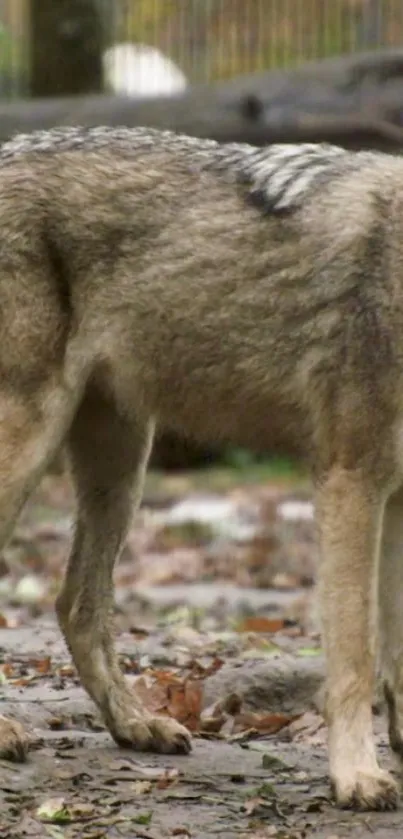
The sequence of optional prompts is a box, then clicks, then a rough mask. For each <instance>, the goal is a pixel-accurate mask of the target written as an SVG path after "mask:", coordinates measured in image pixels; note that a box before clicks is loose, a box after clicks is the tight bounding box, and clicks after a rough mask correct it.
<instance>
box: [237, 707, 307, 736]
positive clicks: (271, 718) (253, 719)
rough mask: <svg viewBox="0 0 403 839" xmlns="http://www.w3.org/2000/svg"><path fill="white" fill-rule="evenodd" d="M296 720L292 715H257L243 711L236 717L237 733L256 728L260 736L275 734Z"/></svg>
mask: <svg viewBox="0 0 403 839" xmlns="http://www.w3.org/2000/svg"><path fill="white" fill-rule="evenodd" d="M295 719H296V717H295V716H290V714H255V713H253V712H252V711H242V712H241V713H240V714H237V716H236V717H235V727H234V728H235V731H236V732H238V731H244V730H246V729H250V728H254V729H255V731H257V732H258V733H259V734H275V733H276V732H277V731H281V729H282V728H285V726H287V725H290V723H292V722H293V721H294V720H295Z"/></svg>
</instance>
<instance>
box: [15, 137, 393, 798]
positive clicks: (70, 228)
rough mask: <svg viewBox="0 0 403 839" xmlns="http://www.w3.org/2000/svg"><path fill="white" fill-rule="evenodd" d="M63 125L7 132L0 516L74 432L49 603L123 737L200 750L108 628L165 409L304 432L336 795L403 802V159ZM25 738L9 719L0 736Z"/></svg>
mask: <svg viewBox="0 0 403 839" xmlns="http://www.w3.org/2000/svg"><path fill="white" fill-rule="evenodd" d="M68 136H69V135H68V134H67V135H66V137H67V139H65V138H64V135H63V132H60V134H52V133H50V134H48V135H46V134H44V135H40V136H39V139H34V140H32V141H31V140H30V139H29V138H17V139H16V140H15V141H13V143H12V144H11V146H8V147H5V148H4V150H3V152H1V150H0V237H1V247H0V269H1V270H0V304H1V305H0V337H1V341H0V371H1V378H0V417H1V423H0V525H1V538H2V540H3V542H4V540H5V539H6V538H7V536H8V534H9V533H10V528H11V527H12V524H13V522H14V520H15V517H16V515H17V513H18V511H19V509H20V507H21V504H22V503H23V501H24V500H25V498H26V496H27V494H28V493H29V492H30V491H31V489H32V487H33V486H34V485H35V483H36V482H37V481H38V479H39V477H40V475H41V474H42V473H43V470H44V469H45V467H46V465H47V463H48V462H49V460H50V459H51V458H52V456H53V455H54V452H55V450H56V449H57V448H58V447H59V446H60V445H61V444H62V442H65V443H66V445H67V447H68V450H69V453H70V459H71V464H72V476H73V481H74V485H75V488H76V491H77V500H78V510H77V523H76V532H75V538H74V544H73V548H72V552H71V556H70V559H69V564H68V570H67V574H66V580H65V584H64V587H63V590H62V592H61V593H60V595H59V597H58V601H57V613H58V617H59V621H60V625H61V628H62V630H63V632H64V635H65V637H66V640H67V643H68V645H69V648H70V650H71V653H72V656H73V659H74V662H75V664H76V667H77V669H78V672H79V674H80V677H81V680H82V683H83V685H84V687H85V688H86V690H87V691H88V693H89V694H90V696H91V697H92V698H93V699H94V701H95V702H96V703H97V705H98V706H99V708H100V709H101V711H102V713H103V716H104V719H105V722H106V724H107V726H108V728H109V730H110V731H111V733H112V735H113V737H114V738H115V740H116V741H117V742H118V743H121V744H124V745H127V746H131V747H133V748H136V749H144V748H149V749H155V750H158V751H162V752H163V751H183V752H186V751H188V750H189V748H190V737H189V735H188V733H187V732H186V730H185V729H184V728H183V727H182V726H180V725H178V724H177V723H176V722H174V721H172V720H167V719H162V718H158V717H154V716H152V715H151V714H150V713H149V712H148V711H147V709H146V708H144V707H142V705H141V704H140V702H139V701H138V700H136V699H135V697H133V694H132V692H131V691H129V690H128V689H127V688H126V686H125V683H124V680H123V677H122V675H121V673H120V670H119V667H118V663H117V659H116V655H115V652H114V647H113V642H112V633H111V612H112V608H113V586H112V572H113V565H114V562H115V560H116V557H117V556H118V554H119V551H120V550H121V548H122V545H123V543H124V539H125V535H126V532H127V528H128V525H129V522H130V518H131V515H132V512H133V509H134V507H135V505H136V503H137V502H138V500H139V498H140V496H141V489H142V483H143V477H144V472H145V469H146V465H147V460H148V455H149V452H150V448H151V445H152V437H153V433H154V428H155V427H158V428H160V429H173V430H178V431H180V432H182V433H185V434H186V435H189V436H192V437H194V438H195V439H197V440H202V441H203V440H212V441H217V440H220V439H227V440H230V441H233V442H236V443H237V444H243V445H247V446H248V445H251V446H255V445H258V446H259V448H261V449H271V448H274V447H275V448H277V449H279V448H280V449H281V448H282V449H284V450H286V451H288V452H293V453H297V454H299V455H301V456H306V457H307V459H308V461H309V463H310V464H311V467H312V474H313V477H314V481H315V488H316V496H317V506H318V527H319V535H320V543H321V549H322V563H321V569H320V592H321V602H322V615H323V637H324V645H325V650H326V655H327V662H328V680H327V717H328V722H329V748H330V774H331V779H332V783H333V786H334V788H335V793H336V798H337V800H338V802H339V803H340V804H341V805H342V806H350V807H357V808H363V809H366V808H388V807H394V806H395V805H396V801H397V791H396V785H395V782H394V781H393V779H392V778H391V777H390V776H389V775H388V774H387V773H385V772H383V771H381V770H380V769H379V767H378V764H377V760H376V756H375V748H374V741H373V736H372V722H371V698H372V690H373V673H374V647H375V636H376V622H377V600H378V598H377V591H378V570H379V568H378V566H379V557H380V556H381V560H382V557H383V560H382V561H381V568H380V582H379V591H380V604H381V639H382V640H381V650H382V659H383V661H384V668H385V681H386V690H387V696H388V701H389V707H390V709H391V710H390V715H391V716H390V719H391V723H390V726H391V741H392V745H393V746H394V748H395V749H397V750H399V751H402V745H401V744H402V726H403V618H402V614H401V609H400V603H401V602H402V601H403V572H402V570H401V566H400V565H399V564H398V560H399V561H400V557H399V552H400V528H399V517H400V513H396V509H398V510H400V509H401V508H402V503H401V500H400V496H398V495H393V494H394V493H396V492H397V490H398V488H399V486H400V484H401V483H402V481H403V448H402V430H403V235H402V234H403V160H400V159H398V158H388V157H387V156H383V155H375V154H374V155H362V156H359V155H357V156H354V155H352V154H348V153H344V152H341V151H340V150H331V151H330V152H327V151H326V150H324V151H323V155H324V158H326V160H325V163H324V164H323V166H322V162H321V155H322V152H321V151H320V152H318V155H319V156H318V157H317V156H316V151H315V150H312V149H311V148H310V147H309V148H308V147H306V151H305V152H304V153H303V154H304V155H306V160H307V161H308V162H307V164H306V165H307V167H308V166H314V167H316V168H315V169H313V168H311V169H310V170H308V169H306V170H303V174H302V175H301V171H302V170H299V169H298V167H296V168H295V170H291V168H290V166H291V164H289V163H285V164H284V167H285V168H284V170H281V171H280V174H279V173H278V172H277V170H276V171H275V173H274V175H273V172H272V170H271V169H270V165H271V164H270V160H271V159H272V158H270V155H274V156H275V155H276V154H277V158H276V160H282V159H284V160H285V161H287V160H288V157H287V155H288V151H287V152H286V151H282V150H281V148H280V150H279V149H277V152H276V151H273V152H271V151H270V149H269V150H268V151H267V152H264V153H263V152H259V154H258V153H257V152H256V154H255V153H254V152H253V150H250V149H248V148H246V147H245V149H243V148H242V147H228V149H226V148H224V150H223V151H222V152H221V151H219V150H218V148H217V147H216V146H215V145H214V144H208V143H202V142H201V141H200V143H199V141H195V140H193V141H190V140H186V138H182V139H178V140H175V139H174V138H173V137H172V135H158V134H150V139H148V138H147V137H146V139H145V140H144V136H145V135H142V134H141V133H140V134H139V133H136V132H135V131H134V132H127V133H126V134H125V133H124V132H120V133H119V132H114V131H113V130H111V131H110V132H108V131H107V130H104V133H103V134H102V130H100V133H99V134H96V133H94V134H92V135H91V134H89V135H85V134H84V135H83V137H82V141H81V139H80V142H79V143H76V145H74V143H73V145H72V146H70V145H69V140H68ZM74 136H76V135H74ZM60 138H61V139H60ZM122 138H123V139H122ZM297 151H298V150H297ZM296 153H297V152H296ZM265 154H266V155H267V160H266V159H263V162H262V160H261V158H260V157H259V155H263V157H264V155H265ZM298 154H299V152H298ZM312 155H313V156H314V159H313V163H312ZM326 155H328V158H329V159H328V160H327V157H326ZM205 160H206V161H207V163H206V164H205V163H204V161H205ZM239 160H241V163H239ZM298 160H299V158H298ZM304 160H305V158H303V161H304ZM234 161H235V163H234ZM250 161H252V163H251V164H250ZM253 161H254V162H253ZM317 161H319V163H317ZM326 161H327V162H326ZM297 162H298V161H297ZM269 164H270V165H269ZM276 165H277V164H276ZM292 165H293V164H292ZM301 165H302V164H301ZM304 165H305V164H304V162H303V166H304ZM298 166H299V163H298ZM234 167H235V168H234ZM237 167H238V168H237ZM248 167H249V168H248ZM262 167H263V168H262ZM265 167H266V168H265ZM267 167H269V170H270V172H271V174H270V177H269V178H268V179H266V180H267V182H266V180H265V177H266V176H265V172H266V170H267ZM287 167H289V168H287ZM267 171H268V170H267ZM290 172H291V174H292V175H293V177H294V181H293V182H292V185H293V186H294V187H295V189H291V188H290V186H289V183H290V181H287V178H286V176H289V175H290ZM309 172H311V174H312V173H313V174H312V177H311V175H309ZM262 173H263V174H262ZM276 179H277V180H276ZM286 182H287V183H288V186H284V184H285V183H286ZM262 184H263V186H262ZM271 198H273V203H272V205H270V200H271ZM255 199H256V200H255ZM258 201H261V203H262V206H261V207H259V205H258ZM265 202H266V203H265ZM399 505H400V506H399ZM385 516H386V521H387V529H386V530H385V533H386V536H385V538H384V542H383V549H382V551H380V544H381V536H382V524H383V519H384V517H385ZM13 738H14V740H15V742H16V743H17V742H18V741H20V739H21V738H20V732H19V730H18V728H16V727H15V726H14V727H13V724H12V723H10V726H9V727H7V726H6V724H5V723H4V720H3V721H2V722H1V725H0V751H1V750H2V751H3V753H7V754H10V752H12V751H13V749H10V740H13ZM23 751H24V750H23V749H22V751H19V750H18V748H17V747H16V748H15V749H14V753H17V754H21V753H22V752H23Z"/></svg>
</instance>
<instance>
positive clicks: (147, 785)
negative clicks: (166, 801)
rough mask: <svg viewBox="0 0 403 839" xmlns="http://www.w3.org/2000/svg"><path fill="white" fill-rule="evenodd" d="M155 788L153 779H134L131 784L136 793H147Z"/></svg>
mask: <svg viewBox="0 0 403 839" xmlns="http://www.w3.org/2000/svg"><path fill="white" fill-rule="evenodd" d="M152 788H153V785H152V782H151V781H134V782H133V783H132V784H131V785H130V789H132V790H133V792H134V794H135V795H147V794H148V793H149V792H151V790H152Z"/></svg>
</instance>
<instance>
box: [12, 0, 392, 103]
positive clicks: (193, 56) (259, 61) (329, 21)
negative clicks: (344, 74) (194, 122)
mask: <svg viewBox="0 0 403 839" xmlns="http://www.w3.org/2000/svg"><path fill="white" fill-rule="evenodd" d="M94 3H95V4H96V5H97V8H98V11H99V14H100V16H101V18H102V21H103V23H104V33H105V37H104V40H105V44H104V49H105V50H106V49H107V48H110V47H112V46H114V45H116V44H122V43H127V42H130V44H131V45H132V46H131V49H128V48H127V47H125V49H122V48H121V49H120V50H118V51H117V50H114V51H113V52H112V53H110V52H109V53H108V54H107V56H106V58H105V84H108V85H109V87H112V88H114V89H118V88H119V86H120V88H122V87H124V86H125V79H126V88H127V90H128V92H131V88H134V89H135V87H136V85H138V84H140V87H141V88H143V89H144V90H141V91H140V92H144V91H145V92H147V91H148V92H150V91H151V92H152V91H153V90H154V89H155V92H158V88H159V87H161V85H162V86H164V79H165V87H167V88H169V87H170V84H169V83H168V77H170V78H173V79H174V81H173V82H172V89H173V88H175V85H176V86H177V89H180V85H181V84H185V83H188V84H197V83H203V82H210V81H213V80H217V79H225V78H228V77H231V76H234V75H237V74H242V73H251V72H255V71H262V70H265V69H269V68H273V67H284V66H288V65H295V64H296V63H298V62H302V61H305V60H310V59H315V58H323V57H326V56H332V55H336V54H341V53H349V52H353V51H359V50H367V49H374V48H375V49H376V48H381V47H399V46H402V47H403V2H402V0H94ZM64 5H65V6H66V2H65V4H64ZM28 9H29V2H28V0H0V95H1V96H2V97H3V98H4V97H16V96H19V95H22V94H27V93H29V66H30V64H29V62H30V59H29V43H30V39H29V25H30V24H29V13H28ZM164 60H165V62H166V63H165V64H164V63H163V61H164ZM176 71H177V74H176V76H175V72H176ZM153 80H154V85H153ZM166 92H169V90H167V91H166Z"/></svg>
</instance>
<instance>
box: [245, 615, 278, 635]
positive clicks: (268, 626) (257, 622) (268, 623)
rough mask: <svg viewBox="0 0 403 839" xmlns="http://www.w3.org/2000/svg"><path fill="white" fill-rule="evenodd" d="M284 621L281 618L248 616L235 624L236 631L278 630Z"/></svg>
mask: <svg viewBox="0 0 403 839" xmlns="http://www.w3.org/2000/svg"><path fill="white" fill-rule="evenodd" d="M284 626H285V622H284V620H283V619H281V618H266V617H258V616H256V617H249V618H245V619H244V620H243V621H241V623H239V624H238V626H237V631H238V632H280V631H281V630H282V629H284Z"/></svg>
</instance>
